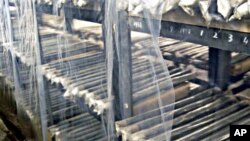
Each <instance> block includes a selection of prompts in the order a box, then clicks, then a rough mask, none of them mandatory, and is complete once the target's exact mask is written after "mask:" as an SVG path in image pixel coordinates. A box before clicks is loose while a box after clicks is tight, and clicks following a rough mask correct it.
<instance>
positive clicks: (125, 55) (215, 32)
mask: <svg viewBox="0 0 250 141" xmlns="http://www.w3.org/2000/svg"><path fill="white" fill-rule="evenodd" d="M69 5H70V4H69ZM36 8H37V10H38V14H41V13H40V12H44V13H47V14H53V10H52V6H49V5H38V6H37V7H36ZM63 9H64V11H70V12H69V13H70V14H65V18H66V21H67V22H66V27H67V28H66V29H67V30H68V32H72V28H71V25H70V23H71V20H72V19H79V20H84V21H90V22H95V23H102V27H103V31H106V29H105V28H106V27H107V25H105V22H104V21H105V20H106V19H105V16H104V11H105V10H104V9H102V10H99V11H98V10H91V9H89V8H88V9H84V8H76V7H73V6H72V5H70V6H68V5H67V6H64V7H63ZM58 11H60V10H58ZM59 13H60V14H63V13H62V12H59ZM65 13H67V12H65ZM118 15H119V16H118V17H119V23H118V25H116V27H117V28H116V29H117V30H119V31H118V33H122V34H121V35H119V38H122V39H123V42H120V44H119V45H118V46H119V47H120V48H119V49H118V50H115V54H114V60H117V59H118V58H117V54H118V52H119V54H121V55H122V56H120V59H122V60H120V62H130V63H124V64H123V63H119V64H118V63H117V62H116V61H114V64H113V65H114V66H115V68H114V69H113V74H115V75H114V76H117V77H114V78H113V81H114V82H117V83H114V84H113V93H115V94H118V95H115V104H116V105H119V107H118V108H117V109H115V110H116V112H115V113H116V114H117V115H116V119H117V120H122V119H126V118H128V117H131V116H133V112H132V108H133V104H132V86H131V83H132V73H131V72H132V66H131V65H132V64H131V62H132V60H131V31H138V32H143V33H149V29H148V26H147V19H145V18H141V17H138V16H129V14H128V13H127V12H126V10H124V11H120V12H119V13H118ZM151 22H152V23H158V22H159V21H157V20H152V21H151ZM38 24H42V23H38ZM161 26H162V29H161V32H160V36H162V37H167V38H172V39H177V40H184V41H187V42H192V43H196V44H200V45H205V46H209V75H208V77H209V83H210V84H211V86H218V87H219V88H221V89H222V90H226V89H227V87H228V85H229V77H230V74H229V71H228V70H229V68H230V62H231V52H240V53H244V54H250V43H249V42H250V34H249V33H244V32H242V31H235V30H234V31H231V30H228V29H219V28H216V27H210V28H208V27H206V26H201V25H193V24H187V23H181V22H179V21H178V22H175V21H166V20H162V21H161ZM110 28H113V27H110ZM121 31H122V32H121ZM115 32H116V31H114V30H113V34H115ZM105 33H106V32H104V34H103V41H104V46H106V44H105V41H106V38H105V37H106V36H107V35H106V34H105ZM37 39H39V31H38V26H37ZM36 43H37V49H36V54H38V57H37V59H38V60H37V65H42V64H43V61H42V58H43V53H42V48H41V45H40V44H39V43H40V41H39V40H37V41H36ZM115 46H116V45H113V47H112V48H113V49H115V48H116V47H115ZM105 49H107V47H105ZM121 52H122V53H121ZM12 55H13V53H12ZM14 58H15V59H16V57H14ZM13 62H14V63H13V69H14V72H15V73H14V76H15V84H16V85H15V87H19V86H18V84H19V83H20V82H19V78H18V69H17V68H16V67H17V66H16V64H15V62H16V61H14V60H13ZM126 64H127V65H126ZM128 76H129V77H128ZM37 77H38V81H39V82H43V83H40V84H44V85H41V86H39V89H40V90H39V92H44V93H43V94H41V95H45V92H46V86H45V85H46V84H45V83H46V82H45V80H44V79H45V78H44V76H42V75H41V74H40V73H39V74H38V75H37ZM120 80H123V82H124V83H122V82H121V81H120ZM128 91H129V93H128ZM44 100H45V98H44ZM42 102H45V101H42ZM124 103H125V104H124ZM125 105H126V106H125ZM89 111H91V109H89ZM44 112H45V111H43V112H42V111H41V114H43V113H44ZM90 113H91V112H90ZM92 114H93V115H95V114H94V113H92ZM95 117H97V118H98V119H99V120H100V117H98V116H97V115H95Z"/></svg>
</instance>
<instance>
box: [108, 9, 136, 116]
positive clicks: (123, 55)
mask: <svg viewBox="0 0 250 141" xmlns="http://www.w3.org/2000/svg"><path fill="white" fill-rule="evenodd" d="M112 7H113V8H114V10H111V11H112V12H114V13H115V14H114V13H113V14H114V15H113V16H114V17H113V18H111V19H109V20H112V21H109V25H107V22H104V23H103V36H104V37H103V38H104V44H105V50H106V57H107V60H109V59H110V58H108V57H109V56H108V55H110V50H109V49H112V50H113V54H111V55H112V56H113V57H112V58H113V60H112V62H113V65H112V68H111V69H112V74H110V75H112V94H113V95H114V98H115V99H114V110H115V117H116V119H117V120H121V119H125V118H128V117H131V116H132V115H133V108H132V57H131V56H132V53H131V32H130V28H129V22H128V12H127V9H122V10H120V9H119V10H117V8H116V4H114V6H112ZM103 9H104V7H103ZM109 10H110V9H109ZM107 11H108V10H105V12H107ZM108 16H110V15H108V14H107V13H106V14H104V18H107V17H108ZM104 21H105V19H104ZM106 28H109V29H112V33H108V32H109V31H108V30H107V29H106ZM108 34H112V35H108ZM107 36H109V38H112V39H111V40H112V41H113V42H112V48H110V47H107V45H108V44H107V40H106V38H107ZM110 36H112V37H110ZM108 48H109V49H108ZM107 67H110V66H109V65H108V66H107ZM111 69H109V68H108V71H111ZM108 75H109V73H108ZM108 77H109V76H108Z"/></svg>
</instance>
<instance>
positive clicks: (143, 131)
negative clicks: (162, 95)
mask: <svg viewBox="0 0 250 141" xmlns="http://www.w3.org/2000/svg"><path fill="white" fill-rule="evenodd" d="M174 105H175V110H174V111H169V110H168V106H165V107H163V111H164V118H165V122H162V119H161V114H160V110H159V109H157V110H152V111H149V112H147V113H145V114H143V115H138V116H135V117H132V118H128V119H125V120H123V121H118V122H116V129H117V132H118V133H119V134H120V135H121V136H122V138H123V140H133V141H136V140H150V141H160V140H165V139H166V137H167V136H168V135H171V139H172V140H211V139H215V138H214V137H216V139H218V140H223V139H224V138H226V139H228V138H229V125H230V124H249V122H250V121H249V117H250V111H249V109H250V106H249V101H247V100H242V101H238V100H237V98H235V97H234V96H231V95H226V94H223V93H222V92H220V91H217V90H215V89H213V88H210V89H205V90H204V89H203V90H202V91H198V92H195V93H193V94H192V95H189V96H188V97H185V98H183V99H181V100H178V101H176V102H175V103H174ZM170 112H174V119H173V129H172V130H171V129H170V128H166V127H168V126H167V125H168V124H169V122H171V121H170V120H169V119H170V117H169V115H170ZM217 137H218V138H217Z"/></svg>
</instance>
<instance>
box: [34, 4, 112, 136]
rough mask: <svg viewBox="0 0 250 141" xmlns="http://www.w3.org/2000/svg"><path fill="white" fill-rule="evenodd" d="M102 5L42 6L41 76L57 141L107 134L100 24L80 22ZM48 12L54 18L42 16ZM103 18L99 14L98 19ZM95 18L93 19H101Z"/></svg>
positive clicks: (51, 125) (50, 125)
mask: <svg viewBox="0 0 250 141" xmlns="http://www.w3.org/2000/svg"><path fill="white" fill-rule="evenodd" d="M88 7H89V9H90V8H92V10H93V11H94V10H98V9H99V10H100V4H99V2H95V3H94V2H93V1H92V2H90V3H88V4H87V5H81V4H80V5H79V4H78V2H77V1H60V0H59V1H51V2H45V1H41V2H40V3H39V6H38V9H40V13H39V14H41V26H40V34H43V36H44V37H43V36H41V38H40V40H41V44H42V49H43V60H44V62H43V64H42V66H41V69H42V73H43V75H44V76H45V78H46V80H47V82H46V83H47V87H48V92H46V96H47V97H48V99H47V107H48V108H47V109H48V113H47V114H48V117H50V119H49V122H48V130H49V132H50V133H51V134H52V135H53V136H55V138H56V139H58V140H98V139H101V138H105V136H106V133H105V129H104V128H103V125H102V123H101V121H100V120H101V117H100V115H101V114H102V113H103V111H104V109H105V106H106V105H107V104H106V103H105V100H104V99H105V98H106V86H107V84H106V79H105V74H106V72H105V63H104V62H105V60H104V50H103V43H102V41H101V36H102V35H101V32H102V29H101V25H100V24H98V23H93V22H88V21H82V20H79V18H80V17H81V16H83V15H84V14H83V13H84V10H85V9H86V8H88ZM43 8H49V11H50V13H46V14H45V13H43V12H44V11H43V10H44V9H43ZM97 16H98V15H97ZM97 16H95V15H93V17H92V16H89V17H90V18H91V19H98V17H97Z"/></svg>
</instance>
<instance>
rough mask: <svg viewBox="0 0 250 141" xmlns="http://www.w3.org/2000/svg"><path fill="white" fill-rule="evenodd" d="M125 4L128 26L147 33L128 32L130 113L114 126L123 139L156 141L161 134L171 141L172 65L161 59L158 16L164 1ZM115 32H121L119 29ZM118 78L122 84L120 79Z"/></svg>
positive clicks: (173, 100)
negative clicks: (131, 18) (129, 40)
mask: <svg viewBox="0 0 250 141" xmlns="http://www.w3.org/2000/svg"><path fill="white" fill-rule="evenodd" d="M121 3H122V2H121ZM127 4H128V5H127V6H128V7H127V9H126V10H128V16H129V17H128V21H129V22H128V23H129V24H130V25H129V26H128V27H127V28H130V26H131V24H132V26H134V25H136V26H137V27H139V28H140V30H141V31H148V32H147V33H143V32H140V31H133V30H131V33H130V36H131V62H132V63H131V72H132V83H131V87H132V93H131V94H132V102H131V104H132V106H131V107H132V111H133V112H132V113H133V115H132V116H131V117H129V118H125V119H124V120H122V121H117V122H116V129H117V132H118V134H121V135H122V138H123V140H155V138H156V137H157V136H161V137H160V138H161V140H170V139H171V130H172V122H173V116H174V102H175V92H174V88H173V82H172V77H171V75H170V74H169V70H168V67H173V66H172V65H173V64H170V63H168V62H166V61H165V60H164V59H163V57H162V54H161V51H160V49H159V36H160V31H161V18H162V14H163V8H164V7H165V5H166V3H165V2H164V1H146V0H141V1H128V3H127ZM121 5H124V4H121ZM120 8H121V6H120ZM130 17H133V18H135V19H136V18H143V21H141V22H134V23H133V22H131V21H132V20H131V21H130ZM118 24H119V23H118ZM142 25H144V26H142ZM124 28H126V27H124ZM120 32H123V30H120ZM117 34H118V35H119V34H121V33H119V31H118V33H117ZM121 40H122V39H121ZM116 42H123V41H116ZM117 44H118V43H117ZM119 47H123V48H124V46H118V48H119ZM122 53H124V52H120V54H118V58H119V57H121V56H124V55H122ZM122 60H123V58H119V59H118V61H121V62H119V63H124V62H122ZM121 69H123V68H121ZM119 81H120V83H123V82H122V80H119Z"/></svg>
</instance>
